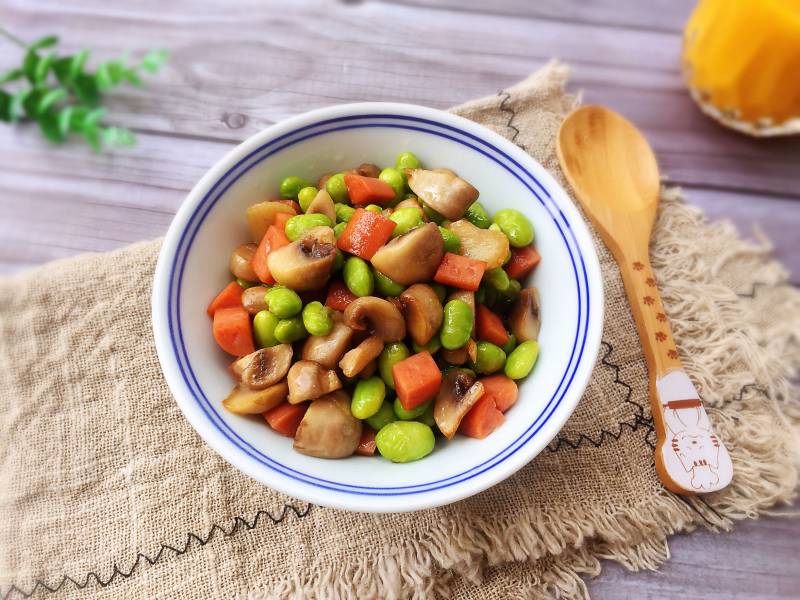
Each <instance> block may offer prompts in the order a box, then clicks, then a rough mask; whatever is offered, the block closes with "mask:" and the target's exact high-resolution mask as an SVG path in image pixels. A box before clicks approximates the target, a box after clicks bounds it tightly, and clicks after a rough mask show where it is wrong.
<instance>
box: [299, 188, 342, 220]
mask: <svg viewBox="0 0 800 600" xmlns="http://www.w3.org/2000/svg"><path fill="white" fill-rule="evenodd" d="M317 213H318V214H321V215H325V216H326V217H328V218H329V219H330V220H331V223H336V209H335V208H334V206H333V199H332V198H331V195H330V194H329V193H328V192H327V191H325V190H324V189H322V190H320V191H318V192H317V195H316V196H314V199H313V200H312V201H311V204H309V205H308V208H307V209H306V214H307V215H310V214H317Z"/></svg>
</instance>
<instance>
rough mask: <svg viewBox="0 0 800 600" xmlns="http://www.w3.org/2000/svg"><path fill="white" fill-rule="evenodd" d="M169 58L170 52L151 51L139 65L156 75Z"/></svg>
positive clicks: (162, 50)
mask: <svg viewBox="0 0 800 600" xmlns="http://www.w3.org/2000/svg"><path fill="white" fill-rule="evenodd" d="M168 57H169V52H168V51H167V50H164V49H160V50H151V51H150V52H148V53H147V54H145V55H144V56H143V57H142V62H141V63H139V64H140V66H141V67H142V68H143V69H144V70H145V71H148V72H149V73H155V72H156V71H158V69H159V67H160V66H161V65H163V64H164V63H165V62H166V61H167V58H168Z"/></svg>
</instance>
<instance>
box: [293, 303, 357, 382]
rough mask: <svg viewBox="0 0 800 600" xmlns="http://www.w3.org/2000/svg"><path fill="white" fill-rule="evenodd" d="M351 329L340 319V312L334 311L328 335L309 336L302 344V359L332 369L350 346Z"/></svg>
mask: <svg viewBox="0 0 800 600" xmlns="http://www.w3.org/2000/svg"><path fill="white" fill-rule="evenodd" d="M352 338H353V330H352V329H350V327H348V326H347V325H345V324H344V322H343V321H342V313H340V312H335V313H334V317H333V329H331V332H330V333H329V334H328V335H322V336H316V335H312V336H310V337H309V338H308V339H307V340H306V341H305V343H304V344H303V360H313V361H314V362H317V363H319V364H321V365H322V366H323V367H325V368H327V369H333V368H335V367H336V365H337V364H339V361H340V360H341V359H342V356H344V353H345V352H347V349H348V348H349V347H350V340H351V339H352Z"/></svg>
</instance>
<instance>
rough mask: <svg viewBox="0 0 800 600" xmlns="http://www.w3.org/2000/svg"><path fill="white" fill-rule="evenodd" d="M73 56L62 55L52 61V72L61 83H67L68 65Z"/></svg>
mask: <svg viewBox="0 0 800 600" xmlns="http://www.w3.org/2000/svg"><path fill="white" fill-rule="evenodd" d="M73 58H74V57H73V56H64V57H62V58H59V59H58V60H57V61H55V62H54V63H53V73H55V74H56V79H58V82H59V83H60V84H61V85H69V84H70V79H69V66H70V65H71V64H72V59H73Z"/></svg>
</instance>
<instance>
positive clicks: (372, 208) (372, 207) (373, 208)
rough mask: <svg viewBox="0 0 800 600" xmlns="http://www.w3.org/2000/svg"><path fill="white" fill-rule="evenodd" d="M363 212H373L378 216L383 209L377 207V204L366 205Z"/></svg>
mask: <svg viewBox="0 0 800 600" xmlns="http://www.w3.org/2000/svg"><path fill="white" fill-rule="evenodd" d="M364 210H368V211H370V212H374V213H375V214H376V215H380V214H382V213H383V209H382V208H381V207H380V206H378V205H377V204H367V205H366V206H365V207H364Z"/></svg>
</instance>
